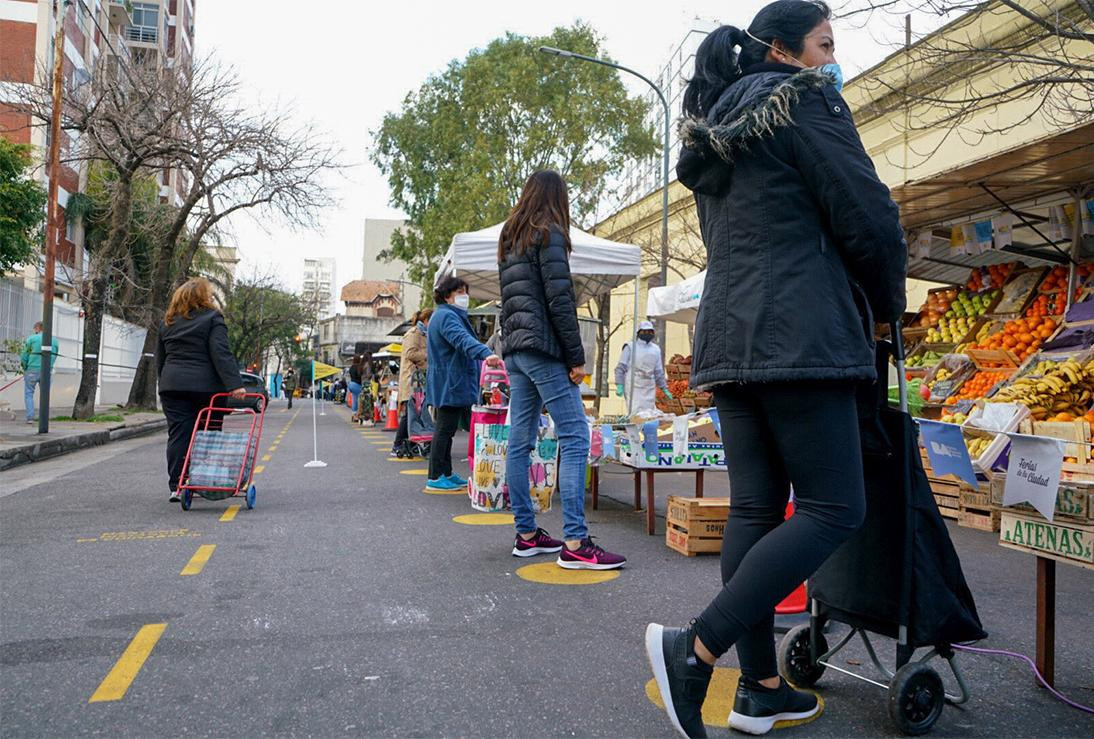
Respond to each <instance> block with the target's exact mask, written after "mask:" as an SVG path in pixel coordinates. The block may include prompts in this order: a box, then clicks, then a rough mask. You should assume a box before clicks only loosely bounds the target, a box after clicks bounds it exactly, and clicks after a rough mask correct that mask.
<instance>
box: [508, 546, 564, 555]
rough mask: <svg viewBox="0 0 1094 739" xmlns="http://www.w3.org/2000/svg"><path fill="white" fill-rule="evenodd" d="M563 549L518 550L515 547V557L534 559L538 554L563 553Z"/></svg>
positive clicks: (538, 548)
mask: <svg viewBox="0 0 1094 739" xmlns="http://www.w3.org/2000/svg"><path fill="white" fill-rule="evenodd" d="M561 551H562V547H532V548H531V549H517V548H516V547H513V556H514V557H534V556H536V555H537V554H555V553H556V552H561Z"/></svg>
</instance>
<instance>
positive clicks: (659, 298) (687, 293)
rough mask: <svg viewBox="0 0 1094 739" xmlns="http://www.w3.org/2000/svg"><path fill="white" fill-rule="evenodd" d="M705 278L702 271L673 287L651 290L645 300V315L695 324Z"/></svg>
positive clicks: (705, 274)
mask: <svg viewBox="0 0 1094 739" xmlns="http://www.w3.org/2000/svg"><path fill="white" fill-rule="evenodd" d="M706 278H707V271H706V270H705V269H704V270H703V271H702V272H699V273H698V274H694V275H692V276H691V277H688V278H685V279H683V280H681V281H680V282H678V283H676V284H675V285H666V286H664V287H654V288H651V289H650V291H649V294H648V296H647V298H646V315H647V316H649V317H650V318H663V319H665V320H666V321H676V322H677V323H695V319H696V317H697V316H698V315H699V302H700V301H701V300H702V299H703V284H704V283H705V282H706Z"/></svg>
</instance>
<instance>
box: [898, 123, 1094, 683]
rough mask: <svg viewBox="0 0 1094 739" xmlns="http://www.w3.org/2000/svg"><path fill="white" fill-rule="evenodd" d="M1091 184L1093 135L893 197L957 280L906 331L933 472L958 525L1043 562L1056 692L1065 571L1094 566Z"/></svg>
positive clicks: (935, 267)
mask: <svg viewBox="0 0 1094 739" xmlns="http://www.w3.org/2000/svg"><path fill="white" fill-rule="evenodd" d="M1092 183H1094V124H1087V125H1085V126H1080V127H1079V128H1077V129H1074V130H1072V131H1067V132H1064V133H1061V134H1057V135H1055V136H1052V137H1049V138H1048V139H1046V140H1043V141H1040V142H1037V143H1036V144H1031V145H1029V146H1025V147H1020V148H1018V149H1014V150H1011V151H1008V152H1005V153H1003V154H1000V155H998V156H995V157H993V158H991V159H989V160H985V161H982V162H976V163H973V164H970V165H967V166H965V167H962V168H960V169H958V170H954V171H951V172H946V173H943V174H940V175H938V176H935V177H932V178H929V179H927V180H924V181H919V182H910V183H907V184H905V185H903V186H900V187H897V188H894V190H893V195H894V198H895V199H896V200H897V201H898V202H899V204H900V205H901V211H902V216H903V220H904V223H905V226H906V227H907V228H908V229H909V234H908V243H909V245H910V260H909V270H908V272H909V276H911V277H915V278H919V279H924V280H930V281H934V282H937V283H942V284H941V285H940V286H939V287H938V288H936V289H934V290H931V291H930V293H929V294H928V298H927V301H926V302H925V303H924V305H923V306H921V308H920V310H919V312H918V313H917V314H916V315H915V316H914V317H912V318H911V320H908V321H906V322H905V325H906V326H907V327H908V328H907V329H906V330H905V333H904V341H905V346H906V349H907V350H908V364H907V375H908V379H909V380H910V381H911V384H912V390H913V392H915V393H917V401H918V402H917V403H915V404H913V406H912V410H913V412H914V413H915V414H916V415H919V416H920V417H921V418H923V419H924V420H923V421H922V422H921V442H924V441H925V442H927V443H925V444H924V449H923V461H924V467H925V469H926V470H927V474H928V476H929V478H930V480H931V485H932V489H933V492H934V495H935V500H936V502H937V504H938V507H939V511H940V512H941V513H942V515H943V516H945V517H948V518H951V519H954V520H956V522H957V524H958V525H960V526H965V527H970V528H975V529H982V530H986V531H989V532H993V533H995V534H996V536H997V537H998V541H999V543H1000V545H1001V546H1004V547H1007V548H1010V549H1017V550H1019V551H1024V552H1028V553H1030V554H1033V555H1034V556H1035V564H1036V576H1037V603H1036V606H1037V627H1036V638H1037V660H1036V661H1037V667H1038V669H1039V671H1040V672H1041V673H1042V674H1043V675H1044V677H1045V679H1046V681H1047V682H1048V683H1049V684H1051V683H1052V681H1053V664H1054V653H1055V650H1054V644H1055V629H1054V623H1055V615H1054V614H1055V568H1056V563H1057V562H1061V563H1066V564H1070V565H1074V566H1078V567H1083V568H1087V569H1094V502H1092V500H1091V498H1092V495H1094V493H1092V491H1094V456H1092V454H1091V448H1092V447H1091V444H1092V442H1094V437H1092V436H1091V426H1092V423H1094V190H1092V187H1091V185H1092ZM931 419H936V420H938V421H940V422H941V423H937V424H932V423H931V422H930V420H931ZM947 426H950V427H954V428H955V430H954V431H947V430H946V427H947ZM946 438H950V439H952V440H953V442H952V443H949V442H947V441H946ZM962 470H964V471H962Z"/></svg>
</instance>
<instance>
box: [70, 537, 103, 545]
mask: <svg viewBox="0 0 1094 739" xmlns="http://www.w3.org/2000/svg"><path fill="white" fill-rule="evenodd" d="M98 540H99V537H97V536H93V537H91V538H90V539H77V540H76V543H77V544H86V543H88V542H89V541H98Z"/></svg>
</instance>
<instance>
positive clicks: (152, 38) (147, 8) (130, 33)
mask: <svg viewBox="0 0 1094 739" xmlns="http://www.w3.org/2000/svg"><path fill="white" fill-rule="evenodd" d="M159 14H160V9H159V6H158V5H154V4H152V3H133V25H132V26H130V27H129V28H127V29H125V37H126V39H127V40H129V41H140V42H142V43H146V44H154V43H156V40H157V39H158V38H159V27H160V23H159Z"/></svg>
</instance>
